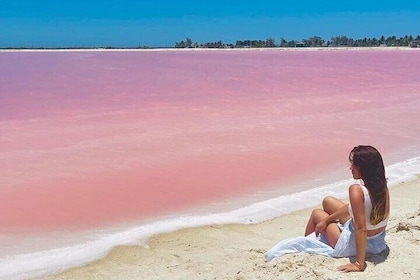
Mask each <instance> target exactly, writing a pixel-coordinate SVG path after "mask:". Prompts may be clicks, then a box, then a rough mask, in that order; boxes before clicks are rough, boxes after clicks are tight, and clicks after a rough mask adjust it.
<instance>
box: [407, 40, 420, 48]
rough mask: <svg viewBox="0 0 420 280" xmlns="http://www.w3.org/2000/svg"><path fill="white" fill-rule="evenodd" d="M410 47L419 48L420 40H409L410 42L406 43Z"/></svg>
mask: <svg viewBox="0 0 420 280" xmlns="http://www.w3.org/2000/svg"><path fill="white" fill-rule="evenodd" d="M408 46H409V47H410V48H420V41H418V40H416V41H411V42H410V44H409V45H408Z"/></svg>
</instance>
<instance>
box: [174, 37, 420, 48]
mask: <svg viewBox="0 0 420 280" xmlns="http://www.w3.org/2000/svg"><path fill="white" fill-rule="evenodd" d="M382 46H383V47H385V46H386V47H392V46H396V47H409V46H410V47H420V35H417V36H416V37H414V36H412V35H405V36H404V37H397V36H389V37H385V36H381V37H380V38H367V37H365V38H361V39H353V38H350V37H347V36H345V35H340V36H333V37H331V39H329V40H324V39H323V38H321V37H319V36H312V37H309V38H307V39H303V40H302V41H296V40H290V41H287V40H285V39H284V38H280V42H279V43H278V44H277V43H276V42H275V40H274V39H273V38H268V39H266V40H244V41H240V40H238V41H236V43H235V44H227V43H223V42H222V41H217V42H206V43H197V42H193V41H192V40H191V38H186V39H185V41H184V40H183V41H180V42H175V46H174V47H175V48H276V47H282V48H295V47H382Z"/></svg>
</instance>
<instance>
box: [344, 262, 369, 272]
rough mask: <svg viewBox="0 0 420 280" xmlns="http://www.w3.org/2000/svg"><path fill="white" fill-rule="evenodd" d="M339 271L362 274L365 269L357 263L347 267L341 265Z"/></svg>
mask: <svg viewBox="0 0 420 280" xmlns="http://www.w3.org/2000/svg"><path fill="white" fill-rule="evenodd" d="M338 270H340V271H344V272H362V271H364V270H365V269H364V267H361V266H358V265H357V264H355V263H349V264H346V265H340V266H339V267H338Z"/></svg>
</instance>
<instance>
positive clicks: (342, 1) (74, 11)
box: [0, 0, 420, 47]
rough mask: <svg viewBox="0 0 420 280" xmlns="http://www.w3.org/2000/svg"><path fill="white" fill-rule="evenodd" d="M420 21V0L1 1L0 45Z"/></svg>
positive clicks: (253, 36)
mask: <svg viewBox="0 0 420 280" xmlns="http://www.w3.org/2000/svg"><path fill="white" fill-rule="evenodd" d="M419 20H420V0H400V1H386V0H382V1H374V0H363V1H360V0H331V1H330V0H324V1H322V0H319V1H315V0H296V1H281V0H276V1H270V0H253V1H245V0H243V1H237V0H210V1H207V0H194V1H188V0H184V1H178V0H149V1H145V0H143V1H141V0H140V1H135V0H108V1H107V0H102V1H100V0H0V47H106V46H112V47H138V46H149V47H172V46H174V45H175V42H180V41H182V40H185V39H186V38H191V39H192V41H193V42H198V43H205V42H215V41H219V40H221V41H222V42H224V43H233V44H234V43H235V42H236V41H237V40H266V39H267V38H273V39H274V40H275V42H276V43H279V42H280V39H281V38H284V39H286V40H288V41H289V40H297V41H300V40H302V39H305V38H309V37H312V36H320V37H322V38H323V39H325V40H328V39H330V38H331V37H332V36H339V35H346V36H348V37H351V38H353V39H358V38H365V37H367V38H370V37H371V38H373V37H375V38H379V37H380V36H382V35H383V36H385V37H387V36H394V35H395V36H397V37H403V36H405V35H413V36H417V35H419V34H420V21H419Z"/></svg>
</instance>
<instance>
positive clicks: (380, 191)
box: [305, 146, 390, 272]
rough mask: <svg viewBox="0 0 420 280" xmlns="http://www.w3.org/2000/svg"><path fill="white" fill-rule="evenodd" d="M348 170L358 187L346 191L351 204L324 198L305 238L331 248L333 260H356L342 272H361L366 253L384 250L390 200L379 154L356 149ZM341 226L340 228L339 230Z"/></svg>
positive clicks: (344, 266)
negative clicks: (313, 236) (311, 236)
mask: <svg viewBox="0 0 420 280" xmlns="http://www.w3.org/2000/svg"><path fill="white" fill-rule="evenodd" d="M349 160H350V163H351V166H350V170H351V172H352V174H353V178H354V179H361V184H353V185H351V186H350V187H349V197H350V204H347V205H346V204H345V203H344V202H342V201H340V200H338V199H336V198H333V197H326V198H325V199H324V200H323V202H322V206H323V209H322V210H321V209H315V210H313V211H312V214H311V216H310V218H309V221H308V224H307V226H306V231H305V236H307V235H309V234H311V233H313V232H315V234H316V235H317V236H319V235H320V237H321V240H322V241H323V242H325V243H327V244H329V245H330V246H331V247H332V248H334V253H333V254H332V255H333V256H335V257H352V256H355V257H356V258H355V262H353V263H349V264H346V265H342V266H340V267H338V269H339V270H341V271H345V272H352V271H363V270H364V269H365V255H366V253H371V254H378V253H380V252H381V251H383V250H384V249H385V248H386V244H385V240H384V238H385V228H386V225H387V222H388V219H389V211H390V199H389V191H388V187H387V182H386V178H385V168H384V164H383V161H382V157H381V155H380V153H379V152H378V151H377V150H376V149H375V148H374V147H372V146H357V147H355V148H354V149H353V150H352V151H351V153H350V156H349ZM341 225H343V226H341Z"/></svg>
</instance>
